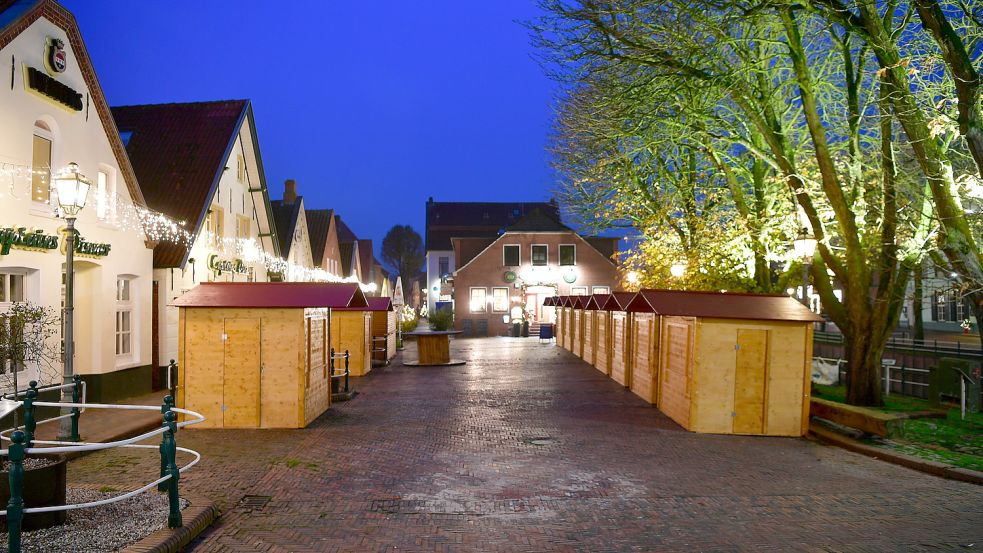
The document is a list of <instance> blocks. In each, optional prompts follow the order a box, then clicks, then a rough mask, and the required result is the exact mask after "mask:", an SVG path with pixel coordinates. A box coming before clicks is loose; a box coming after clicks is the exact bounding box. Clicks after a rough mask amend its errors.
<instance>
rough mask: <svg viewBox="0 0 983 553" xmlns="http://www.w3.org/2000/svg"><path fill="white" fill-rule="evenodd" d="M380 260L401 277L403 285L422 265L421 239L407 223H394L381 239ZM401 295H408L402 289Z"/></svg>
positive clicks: (411, 278) (410, 279) (409, 280)
mask: <svg viewBox="0 0 983 553" xmlns="http://www.w3.org/2000/svg"><path fill="white" fill-rule="evenodd" d="M382 260H383V261H385V262H386V263H388V264H389V266H391V267H393V268H394V269H396V274H398V275H400V276H401V277H403V286H404V287H405V286H407V283H409V282H411V281H412V280H413V277H415V276H416V275H417V273H419V272H420V268H421V267H423V239H422V238H420V235H419V233H417V232H416V231H415V230H413V227H411V226H409V225H395V226H393V228H391V229H389V232H387V233H386V237H385V238H383V239H382ZM403 297H409V295H408V294H406V290H405V289H404V290H403Z"/></svg>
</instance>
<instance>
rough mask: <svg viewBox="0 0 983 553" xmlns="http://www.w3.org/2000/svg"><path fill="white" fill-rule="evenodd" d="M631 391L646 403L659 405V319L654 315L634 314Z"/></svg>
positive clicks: (632, 325)
mask: <svg viewBox="0 0 983 553" xmlns="http://www.w3.org/2000/svg"><path fill="white" fill-rule="evenodd" d="M631 316H632V324H631V352H632V363H631V366H632V370H631V385H630V389H631V391H632V392H633V393H635V395H637V396H638V397H640V398H642V399H644V400H645V401H647V402H649V403H652V404H658V401H659V395H658V384H659V378H658V370H659V357H658V351H659V348H658V344H659V325H658V317H656V316H655V315H654V314H652V313H632V315H631Z"/></svg>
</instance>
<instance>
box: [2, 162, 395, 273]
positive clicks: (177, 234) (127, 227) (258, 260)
mask: <svg viewBox="0 0 983 553" xmlns="http://www.w3.org/2000/svg"><path fill="white" fill-rule="evenodd" d="M34 175H41V176H43V177H44V178H45V180H47V178H48V176H49V171H48V170H47V169H38V170H34V169H33V168H32V167H31V166H26V165H18V164H13V163H0V179H2V180H0V182H3V181H7V180H9V185H8V193H9V195H10V197H11V198H13V199H15V200H18V199H21V198H22V196H19V195H18V194H17V192H18V190H17V188H18V186H17V180H18V179H23V180H24V181H26V196H23V197H30V196H31V186H32V179H33V177H34ZM90 194H94V198H93V199H94V200H95V201H96V204H97V205H99V206H101V207H100V208H99V211H103V210H105V212H104V214H103V215H102V216H100V219H103V220H104V221H106V222H108V223H110V224H112V225H113V226H115V227H118V228H119V229H120V230H121V231H124V232H126V231H129V232H136V231H141V232H143V233H144V236H146V238H147V240H150V241H152V242H158V243H162V242H163V243H169V244H176V245H179V246H182V247H185V248H188V249H190V248H191V247H192V246H193V245H194V244H195V242H196V241H197V240H198V239H199V238H200V239H202V240H204V241H205V243H206V244H208V245H209V246H211V247H212V248H213V249H215V250H217V251H218V252H219V253H223V254H226V255H231V256H235V257H238V258H239V259H242V261H243V262H245V263H251V264H258V265H263V266H264V267H265V268H266V270H267V271H268V272H273V273H279V274H282V275H284V276H285V277H286V279H287V280H289V281H308V282H337V283H349V284H358V285H359V287H360V288H361V289H362V291H363V292H370V293H371V292H375V291H376V290H377V288H378V287H377V286H376V284H375V283H371V282H370V283H362V282H359V280H358V278H357V277H355V276H354V275H352V276H348V277H340V276H338V275H335V274H332V273H329V272H328V271H325V270H324V269H322V268H320V267H305V266H303V265H298V264H296V263H291V262H289V261H287V260H286V259H283V258H282V257H278V256H276V255H273V254H271V253H269V252H266V251H263V247H262V245H261V244H258V243H257V242H256V240H255V239H253V238H233V237H219V236H217V235H215V234H214V233H212V232H211V231H208V230H202V231H201V232H200V234H195V233H194V232H191V231H189V230H188V229H186V228H184V227H185V222H184V221H175V220H174V219H172V218H170V217H168V216H167V215H165V214H163V213H160V212H159V211H154V210H152V209H149V208H147V207H143V206H138V205H135V204H134V203H133V202H132V201H130V200H129V198H126V197H123V196H121V195H119V194H110V193H109V192H108V191H105V190H98V189H94V190H90ZM3 195H4V194H3V192H0V198H2V197H3ZM44 203H46V204H50V203H51V201H50V199H49V200H47V201H45V202H44Z"/></svg>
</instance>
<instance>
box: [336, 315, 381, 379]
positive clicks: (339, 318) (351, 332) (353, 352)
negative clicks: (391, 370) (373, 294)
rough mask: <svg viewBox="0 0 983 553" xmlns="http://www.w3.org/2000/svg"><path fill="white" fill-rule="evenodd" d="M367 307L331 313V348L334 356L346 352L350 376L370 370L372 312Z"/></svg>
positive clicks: (361, 374) (363, 373)
mask: <svg viewBox="0 0 983 553" xmlns="http://www.w3.org/2000/svg"><path fill="white" fill-rule="evenodd" d="M366 300H368V298H366ZM367 307H368V306H366V308H362V309H359V308H352V309H345V310H341V309H334V310H332V311H331V348H332V349H334V351H335V353H336V354H344V353H345V352H348V374H349V375H350V376H365V375H367V374H369V371H371V370H372V311H369V310H367ZM341 363H344V362H343V361H342V362H341ZM340 366H342V365H339V367H340Z"/></svg>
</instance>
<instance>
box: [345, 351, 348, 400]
mask: <svg viewBox="0 0 983 553" xmlns="http://www.w3.org/2000/svg"><path fill="white" fill-rule="evenodd" d="M345 393H346V394H347V393H348V350H347V349H346V350H345Z"/></svg>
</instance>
